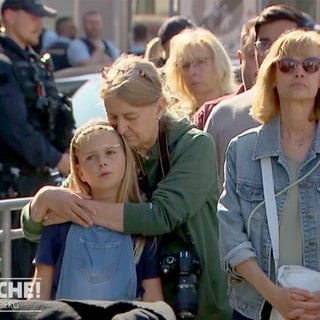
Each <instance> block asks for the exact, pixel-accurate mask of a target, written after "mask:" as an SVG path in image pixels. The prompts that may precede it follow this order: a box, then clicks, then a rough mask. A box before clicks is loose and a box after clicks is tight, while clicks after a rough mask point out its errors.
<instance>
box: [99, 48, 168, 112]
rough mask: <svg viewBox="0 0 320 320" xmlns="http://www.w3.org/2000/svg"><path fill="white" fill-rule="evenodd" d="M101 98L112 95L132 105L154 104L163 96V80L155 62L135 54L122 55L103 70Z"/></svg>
mask: <svg viewBox="0 0 320 320" xmlns="http://www.w3.org/2000/svg"><path fill="white" fill-rule="evenodd" d="M102 77H103V79H104V82H103V84H102V88H101V98H102V99H103V100H105V99H106V98H107V97H110V96H117V97H118V98H119V99H121V100H123V101H125V102H127V103H128V104H130V105H132V106H137V107H139V106H146V105H150V104H153V103H154V102H156V101H157V100H158V99H159V98H161V97H163V92H162V80H161V77H160V74H159V73H158V70H157V68H156V67H155V66H154V64H153V63H152V62H150V61H148V60H146V59H143V58H142V57H139V56H135V55H127V54H123V55H121V56H120V57H119V58H118V59H117V60H116V61H115V62H114V63H113V64H112V66H111V67H107V68H104V69H103V70H102Z"/></svg>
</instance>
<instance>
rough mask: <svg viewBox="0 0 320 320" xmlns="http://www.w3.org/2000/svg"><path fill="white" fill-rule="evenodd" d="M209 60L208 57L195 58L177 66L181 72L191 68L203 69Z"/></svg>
mask: <svg viewBox="0 0 320 320" xmlns="http://www.w3.org/2000/svg"><path fill="white" fill-rule="evenodd" d="M210 59H211V58H209V57H203V58H197V59H194V60H192V61H189V62H184V63H182V64H181V65H179V64H178V65H177V66H180V67H181V69H182V70H183V71H188V70H189V69H190V67H191V66H193V67H194V68H197V69H203V68H204V67H205V66H206V64H207V62H208V60H210Z"/></svg>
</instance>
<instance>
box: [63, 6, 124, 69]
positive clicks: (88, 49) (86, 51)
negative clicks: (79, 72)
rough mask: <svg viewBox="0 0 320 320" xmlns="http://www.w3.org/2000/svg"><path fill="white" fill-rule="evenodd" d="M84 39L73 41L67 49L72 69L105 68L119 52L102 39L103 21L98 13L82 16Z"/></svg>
mask: <svg viewBox="0 0 320 320" xmlns="http://www.w3.org/2000/svg"><path fill="white" fill-rule="evenodd" d="M82 23H83V30H84V33H85V37H83V38H80V39H75V40H73V41H72V42H71V43H70V45H69V47H68V51H67V54H68V60H69V63H70V64H71V66H73V67H83V66H92V65H93V66H101V65H104V66H107V65H110V64H111V63H112V62H113V61H114V60H115V59H117V58H118V56H119V54H120V53H119V50H118V48H116V47H115V45H114V44H113V43H112V42H111V41H110V40H105V39H102V32H103V19H102V16H101V14H100V13H99V12H98V11H88V12H86V13H85V14H84V16H83V19H82Z"/></svg>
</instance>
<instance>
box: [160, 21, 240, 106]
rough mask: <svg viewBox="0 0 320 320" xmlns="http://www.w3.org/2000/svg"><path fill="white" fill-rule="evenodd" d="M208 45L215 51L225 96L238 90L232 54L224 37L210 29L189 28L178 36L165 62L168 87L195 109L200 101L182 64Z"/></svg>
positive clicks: (215, 60) (215, 67)
mask: <svg viewBox="0 0 320 320" xmlns="http://www.w3.org/2000/svg"><path fill="white" fill-rule="evenodd" d="M199 47H206V48H208V49H209V50H210V52H211V57H210V58H212V60H213V65H214V70H215V77H216V78H217V80H218V81H217V84H218V86H219V88H218V92H220V93H221V96H223V95H226V94H230V93H232V92H234V91H235V89H236V88H235V75H234V72H233V70H232V63H231V60H230V58H229V56H228V53H227V51H226V49H225V48H224V46H223V45H222V43H221V42H220V40H219V39H218V38H217V37H216V36H215V35H214V34H213V33H212V32H211V31H209V30H207V29H204V28H201V27H197V28H192V29H186V30H184V31H183V32H181V33H179V34H177V35H176V36H174V37H173V38H172V40H171V45H170V57H169V59H168V61H167V62H166V64H165V67H164V68H165V73H166V80H167V83H168V86H169V87H170V88H171V90H172V91H173V92H174V93H175V94H176V95H177V98H178V99H179V100H180V101H181V103H183V104H185V105H188V107H189V108H191V109H193V110H192V111H193V112H194V111H195V110H194V108H195V107H196V101H195V98H194V96H193V94H192V93H191V92H190V91H189V90H188V88H187V86H186V84H185V82H184V80H183V76H182V70H181V68H179V67H178V66H180V65H182V64H183V63H184V62H185V61H190V60H192V59H196V58H197V57H198V56H197V55H198V53H197V51H198V48H199Z"/></svg>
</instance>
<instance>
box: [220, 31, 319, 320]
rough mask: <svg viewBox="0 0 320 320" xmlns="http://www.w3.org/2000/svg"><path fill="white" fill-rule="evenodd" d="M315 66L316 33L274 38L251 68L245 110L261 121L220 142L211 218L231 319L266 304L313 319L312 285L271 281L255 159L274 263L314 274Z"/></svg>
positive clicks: (263, 312)
mask: <svg viewBox="0 0 320 320" xmlns="http://www.w3.org/2000/svg"><path fill="white" fill-rule="evenodd" d="M319 67H320V35H319V34H318V33H317V32H315V31H304V30H294V31H291V32H288V33H286V34H284V35H282V36H281V37H280V38H278V40H276V41H275V42H274V44H273V45H272V47H271V48H270V52H269V53H268V54H267V56H266V58H265V59H264V61H263V63H262V65H261V67H260V69H259V73H258V77H257V83H256V97H255V99H254V101H253V104H252V109H251V114H252V116H253V117H254V119H256V120H258V121H259V122H260V123H262V125H261V126H260V127H258V128H255V129H250V130H248V131H246V132H244V133H242V134H240V135H238V136H237V137H235V138H234V139H233V140H232V141H231V142H230V144H229V146H228V149H227V153H226V164H225V177H226V178H225V184H224V190H223V193H222V194H221V197H220V199H219V202H218V221H219V234H220V246H219V248H220V257H221V264H222V267H223V269H224V271H225V272H226V273H227V274H228V276H229V278H230V281H229V284H230V288H229V293H230V294H229V301H230V305H231V307H232V309H233V310H234V312H233V319H244V320H246V319H269V317H270V312H271V308H272V307H273V308H275V309H276V310H278V312H279V313H280V314H281V315H282V316H283V317H284V318H285V319H319V314H320V288H319V292H310V291H308V290H303V289H297V288H283V287H280V286H278V285H276V280H275V278H276V276H275V275H276V273H277V270H278V269H277V270H276V267H275V264H276V263H275V261H276V260H274V257H275V256H276V252H275V251H273V250H272V245H271V239H270V233H269V226H268V221H267V213H266V209H265V198H264V190H263V179H262V169H261V163H260V162H261V161H260V160H261V159H262V158H266V157H269V158H270V159H271V167H272V177H273V180H274V183H273V185H272V186H271V187H272V188H273V187H274V192H275V195H276V196H275V201H276V207H277V210H276V211H277V216H278V220H279V222H278V223H279V266H281V265H301V266H305V267H308V268H310V269H313V270H316V271H320V255H319V252H320V206H319V201H320V193H319V182H320V127H319V118H320V100H319V97H320V91H319V87H320V69H319ZM298 179H300V180H299V181H297V180H298ZM265 180H266V179H265ZM295 182H296V183H295ZM271 183H272V182H271ZM285 188H287V189H285ZM278 193H279V194H278ZM268 213H269V210H268ZM271 230H272V229H271ZM276 232H277V230H276Z"/></svg>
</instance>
